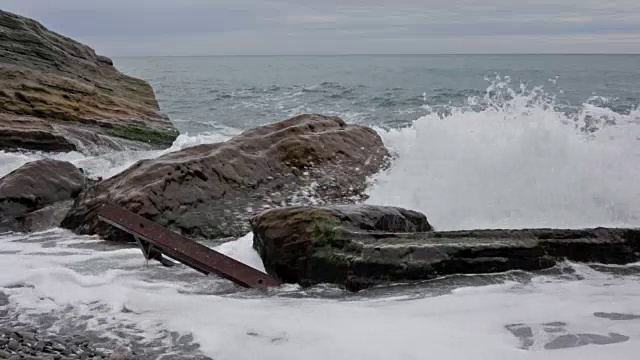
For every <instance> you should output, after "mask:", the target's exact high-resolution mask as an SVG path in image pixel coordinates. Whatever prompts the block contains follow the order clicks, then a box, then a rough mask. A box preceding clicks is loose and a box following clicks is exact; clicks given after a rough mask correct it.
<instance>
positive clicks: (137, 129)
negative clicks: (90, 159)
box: [103, 125, 179, 147]
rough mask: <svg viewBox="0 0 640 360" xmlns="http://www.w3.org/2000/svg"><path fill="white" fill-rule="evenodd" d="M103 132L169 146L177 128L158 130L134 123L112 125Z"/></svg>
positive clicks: (158, 145) (176, 133)
mask: <svg viewBox="0 0 640 360" xmlns="http://www.w3.org/2000/svg"><path fill="white" fill-rule="evenodd" d="M103 133H104V134H105V135H109V136H115V137H119V138H122V139H127V140H131V141H137V142H142V143H148V144H152V145H154V146H157V147H162V146H164V147H169V146H171V144H173V141H174V140H175V139H176V137H178V135H179V132H178V130H176V129H173V128H169V129H167V130H158V129H154V128H149V127H143V126H135V125H114V126H113V127H112V128H110V129H106V130H104V131H103Z"/></svg>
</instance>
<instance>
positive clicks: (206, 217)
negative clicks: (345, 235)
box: [62, 114, 389, 241]
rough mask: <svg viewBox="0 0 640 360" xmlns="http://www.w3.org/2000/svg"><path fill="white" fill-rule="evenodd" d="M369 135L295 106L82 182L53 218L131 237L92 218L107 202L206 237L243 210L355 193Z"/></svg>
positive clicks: (240, 227) (371, 147) (375, 153)
mask: <svg viewBox="0 0 640 360" xmlns="http://www.w3.org/2000/svg"><path fill="white" fill-rule="evenodd" d="M388 155H389V154H388V152H387V150H386V148H385V147H384V145H383V143H382V140H381V139H380V137H379V136H378V134H377V133H376V132H375V131H374V130H372V129H370V128H367V127H364V126H360V125H348V124H346V123H345V122H344V121H343V120H342V119H340V118H337V117H327V116H321V115H311V114H306V115H300V116H296V117H294V118H291V119H288V120H285V121H281V122H277V123H274V124H270V125H266V126H261V127H258V128H255V129H252V130H248V131H246V132H244V133H242V134H240V135H238V136H236V137H234V138H232V139H230V140H229V141H226V142H223V143H218V144H206V145H199V146H195V147H192V148H187V149H184V150H181V151H177V152H174V153H169V154H166V155H164V156H161V157H159V158H156V159H152V160H143V161H140V162H138V163H136V164H135V165H133V166H132V167H130V168H129V169H127V170H125V171H124V172H122V173H120V174H118V175H116V176H114V177H112V178H110V179H107V180H105V181H103V182H101V183H99V184H98V185H97V186H95V187H93V188H91V189H87V190H86V191H84V192H83V193H82V194H81V195H80V196H79V198H78V201H76V203H75V204H74V207H73V209H72V210H71V211H70V213H69V215H68V216H67V218H66V219H65V220H64V221H63V223H62V225H63V227H66V228H69V229H72V230H74V231H75V232H76V233H79V234H96V233H97V234H99V235H101V236H102V237H105V238H107V239H111V240H116V241H132V240H133V239H132V238H131V237H130V236H129V235H127V234H125V233H123V232H122V231H119V230H117V229H115V228H114V227H111V226H109V225H107V224H105V223H102V222H100V221H99V220H98V219H97V216H96V213H97V210H98V209H99V207H100V206H101V205H102V204H104V203H107V202H110V203H114V204H116V205H120V206H123V207H124V208H126V209H128V210H130V211H132V212H134V213H137V214H139V215H141V216H144V217H146V218H148V219H150V220H152V221H155V222H157V223H159V224H161V225H163V226H165V227H168V228H170V229H172V230H174V231H178V232H180V233H182V234H183V235H186V236H189V237H195V238H206V239H215V238H221V237H228V236H242V235H244V234H246V233H247V232H249V230H250V229H249V222H248V221H247V220H248V218H249V217H250V216H251V215H252V214H254V213H256V212H258V211H260V210H263V209H266V208H273V207H278V206H282V205H288V204H296V203H309V202H318V203H351V202H355V201H358V200H361V199H362V198H363V197H364V195H363V193H364V189H365V188H366V179H367V176H370V175H372V174H374V173H376V172H377V171H379V170H380V169H381V168H383V167H384V166H385V165H386V163H387V158H388Z"/></svg>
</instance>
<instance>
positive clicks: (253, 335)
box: [0, 230, 640, 360]
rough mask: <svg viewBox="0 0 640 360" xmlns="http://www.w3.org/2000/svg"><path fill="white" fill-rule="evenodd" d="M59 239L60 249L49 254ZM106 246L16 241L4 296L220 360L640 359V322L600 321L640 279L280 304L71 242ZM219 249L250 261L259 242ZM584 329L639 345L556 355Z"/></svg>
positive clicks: (636, 309)
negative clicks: (525, 342) (190, 342)
mask: <svg viewBox="0 0 640 360" xmlns="http://www.w3.org/2000/svg"><path fill="white" fill-rule="evenodd" d="M52 239H54V240H52ZM56 239H57V240H56ZM25 240H27V241H25ZM35 240H40V242H35ZM51 241H55V242H56V243H57V244H56V246H55V247H46V248H45V247H43V246H42V245H43V244H46V243H47V242H51ZM95 241H96V239H95V238H90V237H80V236H74V235H71V234H70V233H68V232H65V231H62V230H54V231H50V232H47V233H43V234H34V235H30V236H22V235H20V236H5V237H4V238H3V241H2V242H0V269H1V270H2V271H0V288H2V287H6V286H9V287H10V288H3V289H2V291H3V292H5V293H6V294H7V295H9V306H8V307H9V309H10V312H11V314H19V319H20V321H22V322H25V323H33V324H37V319H38V318H41V317H43V316H45V315H46V317H47V318H50V319H51V318H53V319H55V321H54V322H53V324H52V325H51V327H50V328H49V330H51V331H55V330H56V329H59V328H63V327H64V326H65V325H67V324H68V323H86V324H87V329H88V330H93V331H97V332H99V333H100V334H101V335H102V336H106V337H113V338H117V339H118V341H120V342H123V343H125V344H126V343H127V341H129V340H130V339H131V338H134V337H136V336H140V335H143V336H144V337H145V338H146V340H145V341H148V342H149V346H152V345H151V344H152V341H154V340H155V341H156V344H162V343H167V342H169V341H170V340H169V339H168V337H167V335H166V331H168V330H170V331H177V332H179V333H181V334H192V335H193V336H194V339H195V341H196V342H198V343H199V344H200V345H201V350H202V352H203V353H205V354H206V355H208V356H211V357H213V358H215V359H234V360H235V359H256V358H260V359H274V360H285V359H301V358H303V359H310V360H313V359H327V358H332V359H354V358H358V359H362V358H366V359H397V358H402V359H424V358H425V356H426V354H428V357H438V358H447V359H470V358H473V359H562V360H567V359H580V360H583V359H609V358H616V359H633V358H634V356H635V354H637V353H638V351H640V320H629V321H613V320H610V319H606V318H602V317H596V316H594V313H599V312H616V313H624V314H640V303H639V302H638V301H637V299H638V297H640V282H639V281H638V280H640V278H639V277H638V276H637V275H628V276H625V277H618V276H615V275H611V274H606V273H600V272H596V271H593V270H591V269H589V268H588V267H585V266H579V265H572V267H573V270H574V271H575V272H576V275H577V276H576V278H578V277H581V278H582V280H573V281H566V280H560V279H556V278H554V277H549V276H537V277H534V278H533V279H532V281H530V282H527V283H520V282H515V281H508V282H504V283H498V284H495V285H491V286H482V287H467V288H458V289H456V290H453V291H451V292H449V293H446V294H444V295H441V296H426V297H420V298H410V297H407V296H397V295H394V296H390V297H375V298H369V299H364V300H362V299H359V300H353V301H351V300H349V299H348V298H347V299H343V300H331V299H314V298H299V297H290V296H288V295H287V294H288V292H289V291H294V292H295V291H296V289H293V290H290V289H289V290H288V289H286V288H284V289H281V290H273V291H271V295H270V296H260V295H257V294H255V293H251V292H249V293H246V296H228V295H220V294H216V290H215V289H216V288H219V287H224V286H223V284H225V282H224V281H222V280H219V279H215V278H208V277H204V276H202V275H200V274H197V273H195V272H191V271H189V270H186V269H184V268H182V267H180V268H177V269H176V268H172V269H166V268H163V267H161V266H159V265H157V264H155V263H154V264H149V265H145V261H144V260H143V259H142V256H141V255H140V254H139V250H137V249H133V248H132V249H118V250H107V251H99V250H91V249H82V248H77V247H74V246H71V245H70V244H72V243H73V245H77V244H78V243H80V242H95ZM48 246H50V244H49V245H48ZM218 249H219V250H222V251H227V253H228V254H230V255H237V254H239V253H244V256H246V255H250V254H248V253H247V251H249V252H250V236H247V237H244V238H243V239H241V240H239V241H238V242H236V243H235V244H230V245H225V246H222V247H219V248H218ZM245 259H246V257H245ZM254 260H255V258H253V260H250V261H249V262H250V263H251V261H254ZM254 265H256V264H254ZM16 285H22V287H17V286H16ZM207 286H213V288H207ZM212 289H213V291H212ZM61 290H62V291H61ZM123 309H126V310H127V311H126V312H123ZM87 319H88V320H87ZM551 322H564V323H566V325H561V326H557V327H556V329H555V331H558V332H556V333H551V332H548V331H546V330H545V329H547V328H549V326H546V325H543V324H547V323H551ZM516 323H521V324H524V325H521V326H527V327H529V328H531V329H532V335H531V336H530V338H529V340H530V342H531V346H530V347H529V351H525V350H522V349H520V347H521V345H522V344H521V343H520V341H519V339H518V338H516V337H515V336H514V335H513V334H512V333H510V332H509V331H508V330H507V329H506V328H505V326H507V325H510V324H516ZM584 333H588V334H595V335H601V336H609V334H610V333H617V334H620V335H623V336H627V337H629V338H630V340H629V341H625V342H621V343H617V344H610V345H589V346H583V347H576V348H571V349H563V350H553V351H552V350H547V349H545V347H544V345H545V344H546V343H549V342H550V341H551V340H553V339H554V338H555V337H557V336H560V335H567V334H584Z"/></svg>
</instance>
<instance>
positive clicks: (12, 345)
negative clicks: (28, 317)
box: [7, 339, 20, 351]
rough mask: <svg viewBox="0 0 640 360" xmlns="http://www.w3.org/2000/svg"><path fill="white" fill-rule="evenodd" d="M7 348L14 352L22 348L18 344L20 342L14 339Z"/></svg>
mask: <svg viewBox="0 0 640 360" xmlns="http://www.w3.org/2000/svg"><path fill="white" fill-rule="evenodd" d="M7 348H8V349H9V350H13V351H16V350H18V349H19V348H20V344H18V342H17V341H16V340H14V339H11V340H9V344H8V345H7Z"/></svg>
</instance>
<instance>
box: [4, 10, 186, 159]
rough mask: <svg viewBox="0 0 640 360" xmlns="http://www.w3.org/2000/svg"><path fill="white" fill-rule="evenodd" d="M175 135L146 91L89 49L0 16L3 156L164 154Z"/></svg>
mask: <svg viewBox="0 0 640 360" xmlns="http://www.w3.org/2000/svg"><path fill="white" fill-rule="evenodd" d="M177 136H178V131H177V130H176V129H175V128H174V127H173V125H172V124H171V122H170V121H169V119H168V118H167V117H166V116H165V115H163V114H161V113H160V112H159V107H158V103H157V101H156V99H155V95H154V92H153V89H152V88H151V86H150V85H149V84H148V83H146V82H145V81H142V80H139V79H136V78H133V77H130V76H126V75H124V74H122V73H120V72H119V71H118V70H117V69H116V68H114V67H113V62H112V61H111V60H110V59H109V58H107V57H104V56H99V55H96V53H95V51H94V50H93V49H91V48H90V47H88V46H86V45H83V44H81V43H79V42H76V41H74V40H72V39H69V38H67V37H65V36H62V35H60V34H57V33H55V32H52V31H49V30H48V29H47V28H45V27H44V26H43V25H42V24H40V23H38V22H36V21H34V20H31V19H28V18H25V17H22V16H19V15H15V14H12V13H9V12H6V11H2V10H0V149H7V150H15V149H29V150H42V151H72V150H77V151H80V152H83V153H85V154H97V153H100V152H104V151H110V150H122V149H150V148H166V147H169V146H170V145H171V144H172V142H173V140H175V138H176V137H177Z"/></svg>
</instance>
